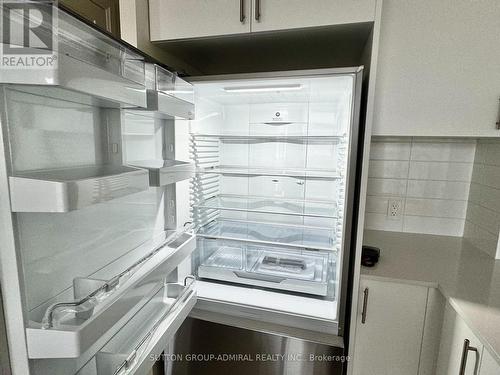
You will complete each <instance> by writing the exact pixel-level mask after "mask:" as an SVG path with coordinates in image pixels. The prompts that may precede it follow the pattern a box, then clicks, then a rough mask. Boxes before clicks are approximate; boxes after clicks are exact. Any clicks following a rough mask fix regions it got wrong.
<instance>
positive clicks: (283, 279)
mask: <svg viewBox="0 0 500 375" xmlns="http://www.w3.org/2000/svg"><path fill="white" fill-rule="evenodd" d="M202 246H203V245H202ZM207 246H209V245H207ZM328 263H329V256H328V254H326V253H319V252H310V251H309V252H308V251H302V252H298V251H286V250H283V249H279V248H269V247H258V246H251V245H248V246H245V245H242V246H222V247H220V248H219V249H218V250H216V251H214V252H213V253H212V255H210V256H209V257H208V258H207V259H206V260H205V261H204V262H202V264H201V265H200V266H199V268H198V276H199V277H201V278H206V279H213V280H221V281H227V282H233V283H238V284H246V285H255V286H260V287H266V288H271V289H279V290H288V291H293V292H298V293H306V294H314V295H320V296H326V295H327V294H328V266H329V265H328Z"/></svg>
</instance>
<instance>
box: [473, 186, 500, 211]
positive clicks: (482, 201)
mask: <svg viewBox="0 0 500 375" xmlns="http://www.w3.org/2000/svg"><path fill="white" fill-rule="evenodd" d="M469 201H470V202H474V203H476V204H478V205H480V206H483V207H487V208H489V209H490V210H493V211H496V212H500V190H499V189H494V188H491V187H489V186H485V185H479V184H476V183H472V184H471V188H470V195H469Z"/></svg>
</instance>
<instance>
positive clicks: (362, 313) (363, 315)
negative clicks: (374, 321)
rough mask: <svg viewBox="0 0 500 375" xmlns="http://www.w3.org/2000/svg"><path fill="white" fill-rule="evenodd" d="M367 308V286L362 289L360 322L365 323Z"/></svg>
mask: <svg viewBox="0 0 500 375" xmlns="http://www.w3.org/2000/svg"><path fill="white" fill-rule="evenodd" d="M367 308H368V288H365V290H364V291H363V310H361V323H362V324H365V323H366V309H367Z"/></svg>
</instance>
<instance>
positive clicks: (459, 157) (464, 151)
mask: <svg viewBox="0 0 500 375" xmlns="http://www.w3.org/2000/svg"><path fill="white" fill-rule="evenodd" d="M475 150H476V144H475V142H461V143H458V142H419V141H415V142H414V143H413V144H412V148H411V160H418V161H449V162H468V163H472V162H473V161H474V155H475Z"/></svg>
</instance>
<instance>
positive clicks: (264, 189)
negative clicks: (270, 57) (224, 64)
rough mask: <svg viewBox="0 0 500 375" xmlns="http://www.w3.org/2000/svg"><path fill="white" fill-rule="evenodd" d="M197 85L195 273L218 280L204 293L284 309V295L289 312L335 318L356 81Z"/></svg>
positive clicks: (347, 77) (349, 78) (193, 144)
mask: <svg viewBox="0 0 500 375" xmlns="http://www.w3.org/2000/svg"><path fill="white" fill-rule="evenodd" d="M194 85H195V94H196V96H195V98H196V116H195V117H196V120H192V121H191V146H190V147H191V157H192V158H193V160H194V161H195V164H196V167H197V171H198V173H197V175H196V177H195V178H194V179H193V180H192V184H191V201H192V203H193V220H194V222H195V223H196V226H197V228H198V236H199V240H198V249H197V254H196V255H194V262H193V268H194V270H193V271H194V272H197V273H198V276H199V277H201V278H202V280H204V281H207V280H208V281H210V282H212V284H211V285H207V284H206V283H204V281H202V282H201V283H200V284H199V287H200V288H201V289H200V290H204V289H203V288H206V290H211V293H213V296H212V297H214V296H216V295H217V294H218V293H217V289H219V291H220V293H219V297H220V296H221V295H223V294H224V293H229V294H237V293H241V292H242V291H241V288H240V287H241V286H242V285H247V286H248V285H250V286H252V287H255V286H257V287H264V288H265V289H264V290H263V291H262V293H260V294H259V295H256V296H255V297H259V298H260V300H254V299H250V300H247V301H245V304H251V305H256V306H260V307H264V308H276V306H274V305H273V304H272V300H273V299H276V298H277V297H279V300H280V301H281V302H282V306H280V307H281V310H284V311H289V312H296V313H300V314H303V315H307V316H312V317H314V316H316V317H321V318H326V319H331V320H335V319H337V298H338V294H339V290H338V288H339V277H340V267H341V261H342V251H343V247H342V234H343V233H342V228H344V225H345V223H344V212H343V206H344V198H345V188H346V171H347V162H348V160H347V148H348V145H349V133H350V124H351V120H352V108H353V91H354V79H353V76H352V75H337V76H324V77H309V78H305V77H295V78H286V79H285V78H281V79H277V78H275V79H261V80H257V79H253V80H224V81H219V82H196V81H195V82H194ZM200 237H201V238H200ZM267 261H269V262H270V261H275V262H278V263H279V262H284V263H285V264H282V267H283V268H282V269H281V270H280V271H277V270H271V269H266V268H267V267H265V264H264V265H263V263H262V262H264V263H265V262H267ZM217 262H220V263H217ZM287 262H288V263H290V264H286V263H287ZM292 263H293V264H292ZM269 266H272V265H269ZM294 266H296V267H298V266H300V267H302V271H298V270H297V269H293V267H294ZM286 268H288V271H289V272H290V271H291V273H292V274H288V275H287V276H284V275H285V273H284V271H285V269H286ZM306 270H307V271H306ZM294 272H295V274H293V273H294ZM234 275H236V277H235V276H234ZM276 276H278V277H279V280H278V281H276V280H274V279H273V277H276ZM269 280H271V282H268V281H269ZM214 281H216V282H217V283H213V282H214ZM221 281H222V282H230V283H232V284H231V285H232V287H231V288H232V289H228V288H227V287H226V286H225V285H223V284H220V283H219V282H221ZM315 283H317V284H316V285H315ZM322 283H324V285H325V287H324V288H321V287H318V286H319V285H321V284H322ZM238 286H240V287H238ZM223 291H225V292H223ZM230 291H231V292H230ZM283 292H291V293H292V294H290V295H289V296H287V295H283ZM278 293H279V294H278ZM200 295H201V297H203V292H200ZM225 298H226V299H228V300H231V299H232V297H231V296H230V295H226V297H225ZM299 304H300V305H301V306H300V308H299V307H297V305H299ZM293 305H295V306H293Z"/></svg>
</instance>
